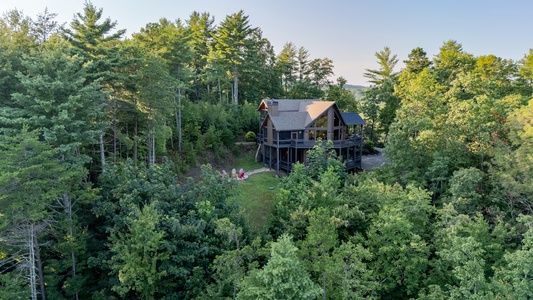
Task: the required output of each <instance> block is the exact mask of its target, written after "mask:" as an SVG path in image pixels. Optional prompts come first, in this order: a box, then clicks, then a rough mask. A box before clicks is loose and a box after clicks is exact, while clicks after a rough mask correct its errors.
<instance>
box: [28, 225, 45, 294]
mask: <svg viewBox="0 0 533 300" xmlns="http://www.w3.org/2000/svg"><path fill="white" fill-rule="evenodd" d="M31 228H32V233H33V246H34V252H35V262H36V263H37V270H38V271H39V276H38V277H37V278H39V287H40V289H41V299H42V300H46V291H45V289H44V273H43V262H42V260H41V249H40V247H39V240H38V239H37V232H36V230H35V226H34V225H33V224H32V225H31Z"/></svg>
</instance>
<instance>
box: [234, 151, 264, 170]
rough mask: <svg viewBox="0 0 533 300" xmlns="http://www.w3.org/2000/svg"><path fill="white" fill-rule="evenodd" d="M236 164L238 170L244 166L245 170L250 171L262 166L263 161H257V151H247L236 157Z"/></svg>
mask: <svg viewBox="0 0 533 300" xmlns="http://www.w3.org/2000/svg"><path fill="white" fill-rule="evenodd" d="M234 165H235V169H236V170H237V171H239V170H240V169H241V168H242V169H244V172H249V171H251V170H255V169H259V168H261V167H262V165H261V163H258V162H256V161H255V151H246V152H243V153H242V154H241V155H239V156H237V157H235V163H234Z"/></svg>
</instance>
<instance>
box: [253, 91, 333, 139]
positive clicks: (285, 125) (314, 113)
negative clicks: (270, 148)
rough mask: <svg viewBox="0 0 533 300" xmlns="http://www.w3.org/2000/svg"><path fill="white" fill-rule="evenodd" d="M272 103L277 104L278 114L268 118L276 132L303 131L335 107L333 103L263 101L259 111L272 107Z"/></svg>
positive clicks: (300, 100) (284, 100)
mask: <svg viewBox="0 0 533 300" xmlns="http://www.w3.org/2000/svg"><path fill="white" fill-rule="evenodd" d="M272 101H276V102H277V103H278V114H277V116H272V115H271V114H269V115H268V118H270V119H271V120H272V125H274V128H276V130H278V131H288V130H303V129H305V128H306V127H307V126H308V125H309V124H311V123H312V122H313V121H314V120H315V119H317V118H318V117H319V116H320V115H322V114H323V113H324V112H325V111H327V110H328V109H329V108H330V107H331V106H333V105H335V101H321V100H307V99H305V100H302V99H294V100H292V99H291V100H286V99H283V100H281V99H280V100H277V99H270V100H263V101H262V102H261V104H260V105H259V110H261V109H265V108H268V105H272ZM265 121H266V119H265Z"/></svg>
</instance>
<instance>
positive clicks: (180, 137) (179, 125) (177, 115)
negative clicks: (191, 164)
mask: <svg viewBox="0 0 533 300" xmlns="http://www.w3.org/2000/svg"><path fill="white" fill-rule="evenodd" d="M176 129H177V130H178V152H179V153H181V151H182V145H183V141H182V136H181V88H179V89H178V107H177V111H176Z"/></svg>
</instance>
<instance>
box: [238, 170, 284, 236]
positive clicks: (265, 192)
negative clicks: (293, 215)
mask: <svg viewBox="0 0 533 300" xmlns="http://www.w3.org/2000/svg"><path fill="white" fill-rule="evenodd" d="M278 184H279V178H276V175H275V173H274V172H266V173H258V174H254V175H252V176H250V177H248V179H246V180H244V181H241V182H239V185H238V190H239V195H238V196H237V197H236V199H235V200H236V201H238V202H239V203H240V204H241V207H242V209H243V211H244V215H245V217H246V218H247V219H248V222H249V224H250V226H251V230H252V232H253V233H255V234H258V233H259V232H260V231H261V230H262V229H263V228H264V226H265V224H266V222H267V220H268V217H269V216H270V214H271V212H272V209H273V208H274V204H275V202H274V200H275V195H276V193H277V192H278V191H279V187H278Z"/></svg>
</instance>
